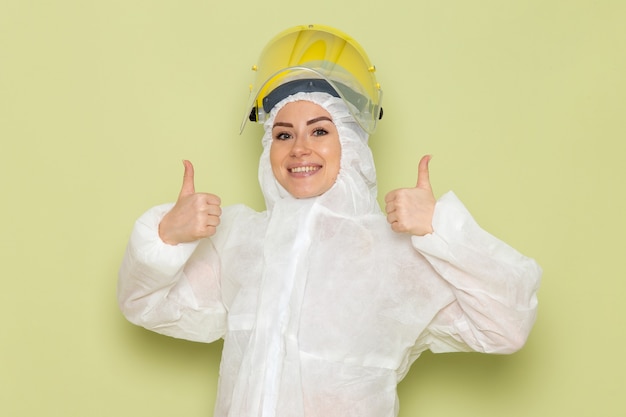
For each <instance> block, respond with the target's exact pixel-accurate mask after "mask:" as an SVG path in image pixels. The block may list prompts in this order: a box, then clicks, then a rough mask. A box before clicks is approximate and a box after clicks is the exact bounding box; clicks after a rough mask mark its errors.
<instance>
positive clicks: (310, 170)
mask: <svg viewBox="0 0 626 417" xmlns="http://www.w3.org/2000/svg"><path fill="white" fill-rule="evenodd" d="M340 160H341V145H340V143H339V133H338V132H337V127H336V126H335V124H334V123H333V121H332V118H331V116H330V114H329V113H328V112H327V111H326V110H324V109H323V108H322V107H320V106H319V105H317V104H315V103H312V102H310V101H295V102H292V103H288V104H286V105H285V106H284V107H283V108H282V109H280V111H279V112H278V114H276V117H275V119H274V125H273V126H272V145H271V148H270V162H271V164H272V172H273V173H274V177H276V180H277V181H278V182H279V183H280V185H282V186H283V187H284V188H285V189H286V190H287V191H288V192H289V193H290V194H291V195H292V196H294V197H296V198H309V197H315V196H318V195H321V194H323V193H325V192H326V191H328V190H329V189H330V187H332V186H333V184H334V183H335V181H336V180H337V175H338V174H339V168H340Z"/></svg>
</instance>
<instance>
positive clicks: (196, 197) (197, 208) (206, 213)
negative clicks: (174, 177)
mask: <svg viewBox="0 0 626 417" xmlns="http://www.w3.org/2000/svg"><path fill="white" fill-rule="evenodd" d="M183 165H184V166H185V173H184V175H183V186H182V188H181V190H180V194H179V195H178V200H177V201H176V204H175V205H174V207H172V209H171V210H170V211H169V212H168V213H167V214H166V215H165V217H163V220H161V223H160V224H159V237H160V238H161V240H162V241H163V242H165V243H167V244H170V245H177V244H179V243H186V242H193V241H196V240H198V239H202V238H205V237H209V236H213V235H214V234H215V232H216V229H217V225H219V224H220V215H221V214H222V209H221V208H220V204H221V200H220V198H219V197H218V196H216V195H213V194H207V193H196V190H195V186H194V172H193V165H192V164H191V162H189V161H187V160H185V161H183Z"/></svg>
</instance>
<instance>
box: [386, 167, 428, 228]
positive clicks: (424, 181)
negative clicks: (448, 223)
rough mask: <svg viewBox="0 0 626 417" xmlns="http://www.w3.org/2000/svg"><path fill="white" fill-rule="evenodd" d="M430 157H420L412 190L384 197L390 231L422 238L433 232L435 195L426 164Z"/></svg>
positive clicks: (405, 189) (402, 189)
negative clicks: (415, 183)
mask: <svg viewBox="0 0 626 417" xmlns="http://www.w3.org/2000/svg"><path fill="white" fill-rule="evenodd" d="M430 160H431V156H430V155H426V156H424V157H422V159H421V160H420V162H419V166H418V171H417V185H416V186H415V187H414V188H400V189H398V190H394V191H391V192H389V193H388V194H387V195H386V196H385V203H386V206H385V211H386V212H387V221H388V222H389V224H391V229H392V230H393V231H394V232H398V233H410V234H412V235H415V236H424V235H426V234H428V233H432V232H433V225H432V223H433V213H434V212H435V203H436V200H435V195H434V194H433V190H432V188H431V186H430V177H429V172H428V163H429V162H430Z"/></svg>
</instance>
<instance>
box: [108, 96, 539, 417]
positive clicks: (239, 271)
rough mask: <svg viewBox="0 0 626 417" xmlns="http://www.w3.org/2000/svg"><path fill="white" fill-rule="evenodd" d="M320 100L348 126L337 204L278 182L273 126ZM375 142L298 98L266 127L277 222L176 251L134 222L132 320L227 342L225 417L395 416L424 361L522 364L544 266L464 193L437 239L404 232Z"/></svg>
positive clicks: (154, 228) (235, 219)
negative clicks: (513, 357)
mask: <svg viewBox="0 0 626 417" xmlns="http://www.w3.org/2000/svg"><path fill="white" fill-rule="evenodd" d="M301 99H304V100H310V101H313V102H315V103H317V104H320V105H321V106H322V107H324V108H325V109H326V110H327V111H328V112H329V113H330V114H331V115H332V117H333V120H334V122H335V124H336V126H337V129H338V132H339V137H340V142H341V147H342V155H341V170H340V173H339V175H338V178H337V181H336V183H335V184H334V185H333V187H332V188H331V189H330V190H329V191H327V192H326V193H324V194H323V195H321V196H319V197H315V198H310V199H295V198H293V197H291V196H290V195H289V194H288V193H287V192H286V191H285V190H284V189H283V188H282V187H281V186H280V185H279V184H278V182H277V181H276V180H275V179H274V176H273V174H272V170H271V166H270V161H269V150H270V145H271V141H272V135H271V131H272V129H271V126H272V123H273V120H274V117H275V115H276V113H277V111H278V110H279V109H280V108H281V107H282V106H284V104H286V103H287V102H291V101H296V100H301ZM367 139H368V138H367V135H366V134H365V133H364V131H363V130H361V128H359V127H358V126H357V124H356V123H355V122H354V119H353V118H352V117H351V116H350V114H349V112H348V110H347V107H346V105H345V104H344V102H343V101H342V100H340V99H338V98H334V97H331V96H330V95H327V94H324V93H298V94H296V95H295V96H290V97H288V98H286V99H285V100H283V101H282V102H281V103H279V104H278V105H277V106H276V108H274V110H273V111H272V113H271V114H270V117H269V120H268V121H267V122H266V123H265V135H264V138H263V145H264V151H263V154H262V156H261V159H260V167H259V179H260V183H261V187H262V190H263V193H264V196H265V198H266V205H267V211H265V212H262V213H258V212H255V211H253V210H252V209H250V208H248V207H245V206H242V205H238V206H231V207H225V208H224V209H223V214H222V216H221V224H220V226H219V227H218V229H217V230H218V231H217V233H216V234H215V235H214V236H213V237H212V238H210V239H203V240H201V241H198V242H195V243H191V244H180V245H177V246H170V245H167V244H165V243H163V242H162V241H161V240H160V238H159V236H158V225H159V222H160V221H161V219H162V217H163V216H164V215H165V214H166V213H167V211H168V210H169V209H170V208H171V205H163V206H158V207H155V208H153V209H151V210H149V211H148V212H147V213H145V214H144V215H143V216H142V217H141V218H140V219H139V220H138V221H137V223H136V225H135V228H134V230H133V232H132V236H131V238H130V242H129V246H128V249H127V253H126V256H125V258H124V261H123V264H122V266H121V271H120V278H119V287H118V297H119V304H120V307H121V309H122V311H123V313H124V314H125V316H126V317H127V318H128V319H129V320H130V321H131V322H133V323H135V324H138V325H141V326H144V327H145V328H147V329H150V330H153V331H156V332H159V333H162V334H165V335H169V336H173V337H178V338H184V339H189V340H195V341H201V342H211V341H214V340H216V339H218V338H221V337H223V338H224V350H223V357H222V363H221V367H220V380H219V393H218V398H217V404H216V410H215V416H218V417H226V416H229V417H256V416H263V417H274V416H280V417H305V416H306V417H350V416H355V417H356V416H358V417H391V416H395V415H397V413H398V400H397V395H396V386H397V384H398V382H399V381H400V380H401V379H402V378H403V377H404V376H405V375H406V373H407V371H408V370H409V367H410V365H411V364H412V362H413V361H414V360H415V359H416V358H417V357H418V356H419V355H420V353H421V352H423V351H424V350H426V349H430V350H431V351H433V352H452V351H479V352H487V353H511V352H514V351H516V350H518V349H520V348H521V347H522V346H523V344H524V343H525V341H526V338H527V336H528V334H529V331H530V329H531V327H532V325H533V322H534V320H535V314H536V307H537V299H536V291H537V289H538V286H539V280H540V275H541V270H540V268H539V266H538V265H537V264H536V263H535V262H534V261H533V260H532V259H529V258H527V257H525V256H523V255H521V254H520V253H518V252H517V251H515V250H514V249H512V248H511V247H509V246H507V245H506V244H505V243H503V242H501V241H499V240H497V239H496V238H494V237H493V236H491V235H490V234H488V233H486V232H485V231H483V230H482V229H481V228H480V227H479V226H478V225H477V224H476V222H475V221H474V220H473V219H472V217H471V215H470V214H469V213H468V211H467V210H466V209H465V207H464V206H463V205H462V203H461V202H460V201H459V200H458V199H457V198H456V197H455V195H454V194H452V193H448V194H446V195H444V196H443V197H442V198H441V199H439V200H438V202H437V204H436V207H435V213H434V219H433V229H434V232H433V233H432V234H429V235H426V236H422V237H418V236H410V235H406V234H398V233H395V232H393V231H392V230H391V228H390V226H389V224H388V223H387V221H386V218H385V216H384V215H383V214H382V213H381V210H380V208H379V205H378V203H377V200H376V177H375V168H374V162H373V158H372V155H371V152H370V149H369V147H368V146H367Z"/></svg>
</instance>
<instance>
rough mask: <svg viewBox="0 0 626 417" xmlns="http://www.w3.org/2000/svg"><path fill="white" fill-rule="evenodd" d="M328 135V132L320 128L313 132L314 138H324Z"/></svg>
mask: <svg viewBox="0 0 626 417" xmlns="http://www.w3.org/2000/svg"><path fill="white" fill-rule="evenodd" d="M327 134H328V131H327V130H326V129H322V128H318V129H315V130H314V131H313V136H324V135H327Z"/></svg>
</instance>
